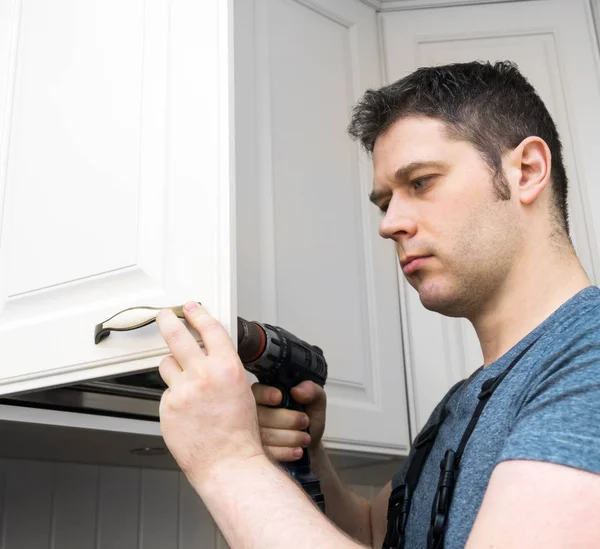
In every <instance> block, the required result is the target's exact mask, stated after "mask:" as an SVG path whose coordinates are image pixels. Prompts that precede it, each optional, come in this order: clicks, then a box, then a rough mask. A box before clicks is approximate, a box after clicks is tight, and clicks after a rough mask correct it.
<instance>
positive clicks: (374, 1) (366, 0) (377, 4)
mask: <svg viewBox="0 0 600 549" xmlns="http://www.w3.org/2000/svg"><path fill="white" fill-rule="evenodd" d="M360 1H361V2H362V3H363V4H366V5H367V6H369V7H371V8H375V10H376V11H381V9H382V7H383V6H382V4H381V0H360Z"/></svg>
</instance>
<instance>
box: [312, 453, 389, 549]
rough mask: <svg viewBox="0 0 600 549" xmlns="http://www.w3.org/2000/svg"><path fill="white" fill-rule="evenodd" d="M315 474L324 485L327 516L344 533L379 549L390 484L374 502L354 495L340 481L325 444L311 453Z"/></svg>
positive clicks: (381, 541) (384, 528)
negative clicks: (324, 446)
mask: <svg viewBox="0 0 600 549" xmlns="http://www.w3.org/2000/svg"><path fill="white" fill-rule="evenodd" d="M310 456H311V465H312V469H313V472H314V473H315V475H317V477H319V480H320V482H321V491H322V492H323V494H324V496H325V507H326V512H327V516H328V517H329V518H330V519H331V520H332V521H333V522H334V523H335V524H336V525H337V526H338V527H339V528H340V529H342V530H343V531H344V532H346V533H347V534H348V535H350V536H352V537H353V538H354V539H356V540H358V541H360V542H361V543H363V544H364V545H366V546H368V547H373V548H380V547H381V545H382V543H383V539H384V538H385V530H386V521H387V518H386V517H387V504H388V500H389V497H390V493H391V484H390V483H388V484H387V485H386V486H385V488H384V489H383V490H382V491H381V492H380V493H379V495H378V496H377V497H376V498H375V500H374V501H373V503H371V502H370V501H368V500H366V499H364V498H362V497H360V496H359V495H358V494H355V493H354V492H352V491H351V490H350V489H349V488H347V487H346V486H345V485H344V483H343V482H342V481H341V480H340V478H339V477H338V475H337V473H336V472H335V469H334V467H333V465H332V464H331V461H330V460H329V457H328V456H327V453H326V452H325V449H324V448H323V446H322V445H319V447H318V448H317V449H316V450H314V451H313V452H311V454H310Z"/></svg>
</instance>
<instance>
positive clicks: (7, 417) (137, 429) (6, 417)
mask: <svg viewBox="0 0 600 549" xmlns="http://www.w3.org/2000/svg"><path fill="white" fill-rule="evenodd" d="M0 421H12V422H19V423H35V424H39V425H53V426H56V427H72V428H75V429H86V430H90V429H91V430H94V431H114V432H117V433H130V434H136V435H151V436H156V437H161V438H162V433H161V430H160V424H159V422H158V421H147V420H142V419H130V418H123V417H112V416H103V415H99V414H83V413H79V412H64V411H59V410H49V409H46V408H27V407H25V406H9V405H4V404H2V405H0Z"/></svg>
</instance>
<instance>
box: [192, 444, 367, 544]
mask: <svg viewBox="0 0 600 549" xmlns="http://www.w3.org/2000/svg"><path fill="white" fill-rule="evenodd" d="M192 478H193V475H192ZM192 485H193V487H194V489H195V490H196V491H197V492H198V494H199V495H200V497H201V498H202V500H203V501H204V503H205V505H206V507H207V509H208V511H209V512H210V514H211V515H212V517H213V518H214V520H215V522H216V523H217V525H218V527H219V529H220V531H221V533H222V534H223V536H224V537H225V539H226V540H227V543H228V544H229V546H230V547H232V548H235V549H241V548H259V547H260V548H261V549H282V548H285V549H292V548H294V549H295V548H299V549H300V548H302V549H304V548H306V549H313V548H316V547H318V548H319V549H364V547H365V546H364V545H359V544H358V543H357V542H356V541H355V540H352V539H351V538H350V537H348V536H347V535H346V534H345V533H343V532H341V531H340V530H338V529H337V528H336V527H335V526H334V525H333V523H331V522H330V521H328V520H327V519H326V518H325V517H324V516H323V513H322V512H321V511H320V509H319V508H318V507H317V506H316V505H315V504H314V503H313V502H312V501H311V500H310V499H309V497H308V496H307V495H306V494H305V493H304V491H303V490H302V488H300V486H298V484H296V483H295V482H293V481H292V480H291V479H290V478H289V475H288V474H287V473H286V472H285V471H284V470H282V469H281V468H280V467H279V466H277V465H275V464H274V463H273V462H272V461H271V460H270V459H269V458H268V457H267V456H264V455H263V456H257V457H254V458H251V459H248V460H246V461H245V462H242V463H239V464H237V465H236V466H235V467H222V468H220V467H219V468H216V469H215V470H213V472H212V474H211V476H210V478H206V479H204V480H203V481H202V482H201V483H194V482H192Z"/></svg>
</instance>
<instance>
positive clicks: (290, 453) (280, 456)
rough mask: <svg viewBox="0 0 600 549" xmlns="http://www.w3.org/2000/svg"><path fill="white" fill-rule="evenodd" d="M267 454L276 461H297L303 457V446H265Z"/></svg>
mask: <svg viewBox="0 0 600 549" xmlns="http://www.w3.org/2000/svg"><path fill="white" fill-rule="evenodd" d="M264 449H265V451H266V452H267V454H269V455H270V456H271V458H272V459H274V460H275V461H280V462H290V461H297V460H299V459H300V458H301V457H302V448H280V447H279V446H264Z"/></svg>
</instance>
